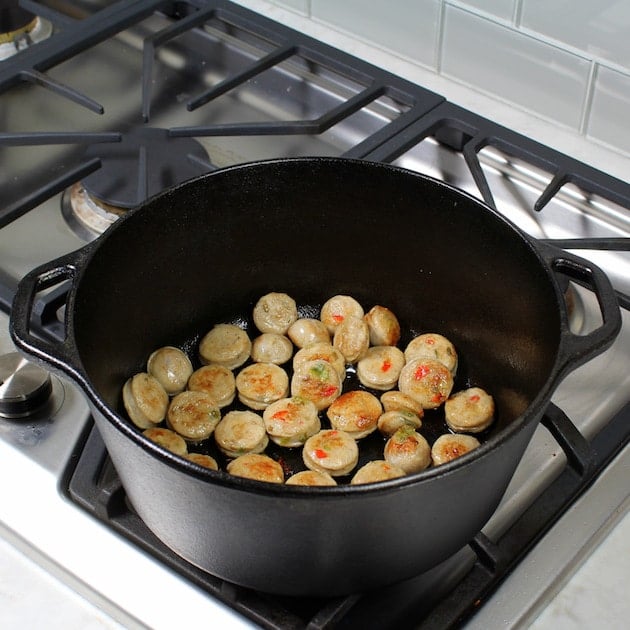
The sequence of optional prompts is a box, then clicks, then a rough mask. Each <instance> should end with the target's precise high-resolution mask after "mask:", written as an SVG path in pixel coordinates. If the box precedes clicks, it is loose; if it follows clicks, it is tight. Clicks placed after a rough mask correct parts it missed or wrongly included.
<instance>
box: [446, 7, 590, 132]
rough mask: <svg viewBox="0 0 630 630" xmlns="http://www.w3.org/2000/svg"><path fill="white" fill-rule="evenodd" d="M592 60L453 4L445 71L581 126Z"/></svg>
mask: <svg viewBox="0 0 630 630" xmlns="http://www.w3.org/2000/svg"><path fill="white" fill-rule="evenodd" d="M590 66H591V64H590V62H589V61H588V60H587V59H585V58H582V57H579V56H577V55H574V54H571V53H569V52H567V51H565V50H562V49H560V48H557V47H554V46H552V45H550V44H547V43H545V42H542V41H540V40H537V39H535V38H533V37H530V36H528V35H526V34H524V33H521V32H519V31H518V30H515V29H513V28H509V27H507V26H505V25H503V24H499V23H496V22H493V21H491V20H488V19H485V18H483V17H480V16H478V15H474V14H472V13H469V12H467V11H464V10H461V9H459V8H456V7H453V6H447V7H446V12H445V23H444V38H443V42H442V60H441V69H442V73H443V74H445V75H448V76H450V77H452V78H455V79H458V80H460V81H463V82H465V83H467V84H468V85H471V86H474V87H476V88H479V89H481V90H483V91H485V92H489V93H492V94H495V95H497V96H499V97H500V98H501V99H504V100H508V101H511V102H514V103H516V104H517V105H519V106H521V107H523V108H525V109H527V110H529V111H532V112H535V113H538V114H540V115H542V116H545V117H547V118H550V119H552V120H556V121H558V122H560V123H562V124H564V125H568V126H570V127H572V128H574V129H576V130H578V129H579V128H580V122H581V117H582V111H583V107H584V101H585V95H586V92H587V85H588V80H589V71H590Z"/></svg>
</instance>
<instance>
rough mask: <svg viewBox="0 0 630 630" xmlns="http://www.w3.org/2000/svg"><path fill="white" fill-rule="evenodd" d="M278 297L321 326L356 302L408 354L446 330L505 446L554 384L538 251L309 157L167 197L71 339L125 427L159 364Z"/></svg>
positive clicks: (85, 285)
mask: <svg viewBox="0 0 630 630" xmlns="http://www.w3.org/2000/svg"><path fill="white" fill-rule="evenodd" d="M270 291H280V292H286V293H288V294H290V295H291V296H292V297H293V298H294V299H295V300H296V302H297V303H298V305H301V307H302V309H301V312H302V314H303V315H305V316H308V315H314V316H317V314H318V311H319V307H320V305H321V304H322V303H323V302H324V301H325V300H326V299H328V298H329V297H331V296H333V295H335V294H339V293H345V294H349V295H352V296H353V297H355V298H356V299H357V300H359V302H361V304H362V305H363V306H364V308H365V310H366V311H367V310H368V309H369V308H371V307H372V306H373V305H375V304H382V305H384V306H387V307H388V308H390V309H391V310H392V311H393V312H394V313H395V314H396V315H397V316H398V318H399V320H400V323H401V327H402V330H403V338H402V339H401V342H400V344H399V346H400V347H401V348H403V349H404V346H405V345H406V343H407V342H408V341H409V340H410V338H411V337H412V336H415V335H416V334H420V333H422V332H438V333H441V334H443V335H445V336H446V337H448V338H449V339H451V341H452V342H453V343H454V344H455V346H456V348H457V351H458V354H459V360H460V364H459V368H458V377H457V381H456V388H459V387H463V386H466V385H469V384H470V385H479V386H481V387H484V388H485V389H487V391H489V392H490V393H491V394H492V395H493V396H494V398H495V402H496V406H497V421H496V422H495V424H494V425H493V427H492V429H491V432H492V433H494V432H496V431H498V430H500V429H502V428H503V427H505V426H506V425H507V424H509V423H510V422H512V421H513V420H514V419H515V418H517V417H519V416H520V415H521V414H523V412H524V411H525V410H526V409H527V407H528V406H529V404H530V403H531V401H532V400H533V399H534V398H535V397H536V396H537V395H538V393H539V392H540V390H541V388H543V386H544V385H545V383H546V381H547V379H548V378H549V376H550V373H551V370H552V367H553V364H554V361H555V357H556V352H557V349H558V343H559V336H560V307H559V299H558V297H557V296H558V293H557V290H556V288H555V284H554V282H553V281H552V279H551V276H550V273H549V271H548V270H547V268H546V267H545V265H544V263H542V262H541V260H540V259H539V257H538V256H537V254H536V252H535V251H534V249H533V248H532V246H531V245H530V243H529V242H528V241H527V240H526V239H524V238H523V237H522V236H521V235H520V234H519V233H518V232H517V231H515V229H514V228H512V227H511V226H510V225H508V224H507V223H506V222H505V221H504V220H503V219H500V218H499V217H498V215H496V214H495V213H494V212H492V211H491V210H489V209H488V208H486V207H485V206H483V205H482V204H481V203H479V202H477V201H475V200H473V199H472V198H470V197H468V196H466V195H464V194H461V193H460V192H458V191H456V190H454V189H451V188H450V187H448V186H447V185H444V184H442V183H439V182H436V181H434V180H432V179H429V178H426V177H424V176H421V175H418V174H414V173H410V172H407V171H404V170H401V169H395V168H393V167H391V166H385V165H380V164H374V163H368V162H358V161H350V160H343V159H299V160H280V161H274V162H265V163H259V164H253V165H249V166H243V167H235V168H231V169H227V170H224V171H222V172H217V173H214V174H211V175H207V176H204V177H201V178H199V179H196V180H193V181H191V182H188V183H185V184H183V185H181V186H179V187H178V188H175V189H172V190H170V191H168V192H166V193H164V194H162V195H159V196H158V197H155V198H153V199H151V200H149V202H147V203H146V204H145V205H144V206H143V207H140V208H139V209H137V210H135V211H133V212H132V213H130V215H129V216H128V217H126V218H125V219H123V220H121V221H119V222H118V223H117V224H116V225H114V226H113V227H112V228H111V229H110V230H109V231H108V232H107V233H106V234H105V235H104V236H103V237H102V238H101V241H100V245H99V246H98V247H97V248H96V250H95V252H94V254H93V256H92V258H91V259H90V260H89V262H88V264H87V265H86V267H85V269H84V272H83V274H82V276H81V278H80V280H79V283H78V286H77V289H76V295H75V300H74V304H73V307H74V315H73V316H74V334H75V339H76V345H77V348H78V351H79V355H80V357H79V358H80V361H81V362H82V364H83V367H84V369H85V371H86V374H87V375H88V378H89V380H90V381H91V383H92V384H93V387H94V390H95V392H97V394H98V396H99V397H101V398H102V399H103V400H104V401H105V403H106V404H107V405H108V406H109V407H110V408H111V409H113V410H115V411H117V412H119V413H121V415H123V416H124V412H122V402H121V390H122V385H123V383H124V382H125V380H126V379H127V378H128V377H129V376H131V375H132V374H134V373H135V372H138V371H144V370H145V361H146V359H147V357H148V356H149V354H150V353H151V352H152V351H153V350H155V349H156V348H158V347H160V346H162V345H167V344H170V345H179V346H181V347H186V348H188V349H189V350H190V351H191V356H192V357H193V358H194V357H195V356H196V350H195V347H196V344H197V342H198V340H199V338H200V337H201V336H202V335H203V334H205V333H206V332H207V331H208V330H210V328H211V327H212V326H213V325H214V324H216V323H219V322H239V323H241V324H242V325H244V326H246V327H248V328H249V329H250V331H251V333H252V337H253V336H255V334H256V333H255V330H254V328H253V325H252V323H251V320H250V317H251V312H252V309H253V306H254V304H255V302H256V301H257V300H258V298H259V297H260V296H261V295H263V294H265V293H268V292H270Z"/></svg>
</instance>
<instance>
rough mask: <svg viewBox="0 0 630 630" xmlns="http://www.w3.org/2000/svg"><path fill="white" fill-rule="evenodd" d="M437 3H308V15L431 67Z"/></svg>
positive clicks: (323, 0) (350, 0) (322, 0)
mask: <svg viewBox="0 0 630 630" xmlns="http://www.w3.org/2000/svg"><path fill="white" fill-rule="evenodd" d="M439 8H440V0H395V1H394V2H365V1H364V0H343V1H340V0H311V16H312V17H313V18H316V19H318V20H321V21H323V22H327V23H328V24H331V25H332V26H334V27H336V28H341V29H343V30H344V31H346V32H348V33H352V34H354V35H357V36H358V37H360V38H361V39H362V40H367V41H371V42H373V43H375V44H376V45H377V46H379V47H384V48H387V49H389V50H391V51H393V52H395V53H398V54H401V55H404V56H405V57H408V58H411V59H412V60H413V61H416V62H418V63H421V64H423V65H425V66H429V67H432V68H434V67H435V65H436V50H437V38H438V33H439V29H438V20H439Z"/></svg>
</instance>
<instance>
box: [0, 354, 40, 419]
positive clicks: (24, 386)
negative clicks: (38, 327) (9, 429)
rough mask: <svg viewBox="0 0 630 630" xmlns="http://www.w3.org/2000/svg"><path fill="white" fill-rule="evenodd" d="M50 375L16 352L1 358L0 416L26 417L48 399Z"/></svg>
mask: <svg viewBox="0 0 630 630" xmlns="http://www.w3.org/2000/svg"><path fill="white" fill-rule="evenodd" d="M51 393H52V381H51V378H50V374H49V373H48V372H46V370H43V369H42V368H40V367H39V366H37V365H35V364H34V363H31V362H30V361H27V360H26V359H25V358H24V357H23V356H22V355H21V354H19V353H18V352H11V353H9V354H3V355H1V356H0V417H3V418H25V417H27V416H30V415H32V414H33V413H35V412H36V411H38V410H39V409H41V407H42V406H43V405H44V404H45V403H46V402H47V401H48V400H49V398H50V395H51Z"/></svg>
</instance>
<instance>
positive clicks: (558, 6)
mask: <svg viewBox="0 0 630 630" xmlns="http://www.w3.org/2000/svg"><path fill="white" fill-rule="evenodd" d="M521 25H522V26H523V27H524V28H527V29H531V30H532V31H535V32H537V33H540V34H542V35H545V36H547V37H551V38H553V39H555V40H557V41H558V42H562V43H564V44H567V45H569V46H572V47H575V48H576V49H578V50H582V51H584V52H585V53H586V54H587V55H588V56H589V57H595V58H598V59H600V60H607V61H610V62H613V63H615V64H619V65H621V66H623V67H625V68H630V2H628V0H605V1H601V0H523V7H522V14H521Z"/></svg>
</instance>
